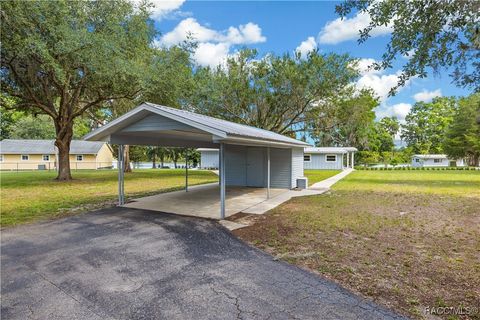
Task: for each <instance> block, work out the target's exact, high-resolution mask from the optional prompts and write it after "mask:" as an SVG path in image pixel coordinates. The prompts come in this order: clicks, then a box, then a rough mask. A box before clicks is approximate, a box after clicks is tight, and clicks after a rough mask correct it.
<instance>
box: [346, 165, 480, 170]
mask: <svg viewBox="0 0 480 320" xmlns="http://www.w3.org/2000/svg"><path fill="white" fill-rule="evenodd" d="M355 169H356V170H479V169H478V168H475V167H418V168H413V167H393V168H392V167H390V168H385V167H375V168H372V167H364V166H355Z"/></svg>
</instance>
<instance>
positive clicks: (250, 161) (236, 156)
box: [225, 145, 303, 189]
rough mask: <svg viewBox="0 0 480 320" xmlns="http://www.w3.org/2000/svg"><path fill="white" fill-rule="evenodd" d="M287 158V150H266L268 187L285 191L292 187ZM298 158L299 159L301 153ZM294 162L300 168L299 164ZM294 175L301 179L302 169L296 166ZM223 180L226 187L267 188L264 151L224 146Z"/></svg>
mask: <svg viewBox="0 0 480 320" xmlns="http://www.w3.org/2000/svg"><path fill="white" fill-rule="evenodd" d="M300 150H302V149H300ZM302 152H303V150H302ZM291 155H292V151H291V149H281V148H270V172H271V174H270V187H272V188H286V189H290V188H291V187H292V161H291ZM299 159H300V160H303V153H302V155H301V156H299ZM297 163H299V164H301V165H303V163H302V162H301V161H297ZM296 172H297V175H296V176H298V175H300V176H303V167H300V168H298V165H297V169H296ZM295 179H296V177H295ZM225 181H226V185H229V186H248V187H264V188H265V187H266V186H267V148H265V147H246V146H237V145H226V146H225ZM295 183H296V180H295Z"/></svg>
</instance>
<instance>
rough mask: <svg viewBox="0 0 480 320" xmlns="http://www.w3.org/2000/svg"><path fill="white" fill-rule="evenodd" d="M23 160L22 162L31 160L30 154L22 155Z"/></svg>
mask: <svg viewBox="0 0 480 320" xmlns="http://www.w3.org/2000/svg"><path fill="white" fill-rule="evenodd" d="M21 159H22V161H28V159H29V157H28V154H22V156H21Z"/></svg>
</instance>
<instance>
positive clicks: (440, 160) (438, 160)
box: [433, 159, 442, 163]
mask: <svg viewBox="0 0 480 320" xmlns="http://www.w3.org/2000/svg"><path fill="white" fill-rule="evenodd" d="M433 163H442V159H433Z"/></svg>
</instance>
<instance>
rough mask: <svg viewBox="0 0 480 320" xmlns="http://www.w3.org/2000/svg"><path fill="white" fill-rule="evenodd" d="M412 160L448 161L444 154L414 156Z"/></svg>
mask: <svg viewBox="0 0 480 320" xmlns="http://www.w3.org/2000/svg"><path fill="white" fill-rule="evenodd" d="M412 158H419V159H448V157H447V155H446V154H414V155H413V156H412Z"/></svg>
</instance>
